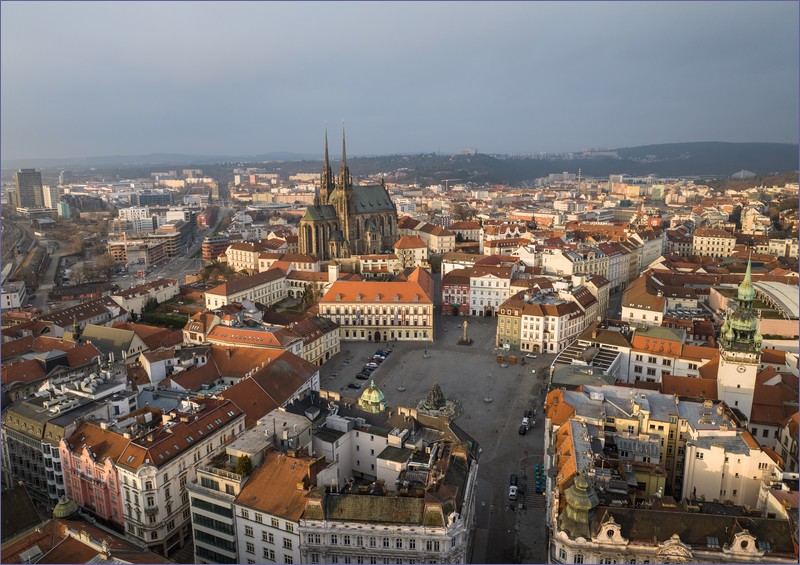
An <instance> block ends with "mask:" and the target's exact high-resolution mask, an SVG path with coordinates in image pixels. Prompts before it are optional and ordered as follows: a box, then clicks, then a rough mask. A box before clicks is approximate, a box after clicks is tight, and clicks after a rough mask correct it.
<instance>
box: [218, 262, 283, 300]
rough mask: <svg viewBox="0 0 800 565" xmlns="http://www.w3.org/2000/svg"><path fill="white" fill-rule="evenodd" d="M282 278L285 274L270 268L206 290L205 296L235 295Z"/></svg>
mask: <svg viewBox="0 0 800 565" xmlns="http://www.w3.org/2000/svg"><path fill="white" fill-rule="evenodd" d="M283 277H286V273H284V272H283V271H282V270H281V269H277V268H271V269H268V270H266V271H263V272H261V273H256V274H255V275H250V276H247V277H239V278H238V279H233V280H229V281H225V282H224V283H222V284H221V285H219V286H215V287H214V288H212V289H211V290H207V291H206V294H212V295H214V296H230V295H232V294H236V293H237V292H242V291H245V290H249V289H251V288H255V287H257V286H260V285H262V284H266V283H268V282H272V281H275V280H278V279H280V278H283Z"/></svg>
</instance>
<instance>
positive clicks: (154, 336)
mask: <svg viewBox="0 0 800 565" xmlns="http://www.w3.org/2000/svg"><path fill="white" fill-rule="evenodd" d="M111 327H112V328H115V329H118V330H128V331H132V332H133V333H135V334H136V335H138V336H139V338H140V339H141V340H142V341H143V342H144V343H145V345H147V347H148V348H150V349H158V348H160V347H170V346H173V345H178V344H179V343H182V342H183V333H182V332H181V330H171V329H168V328H159V327H156V326H148V325H147V324H135V323H133V322H114V324H113V325H112V326H111Z"/></svg>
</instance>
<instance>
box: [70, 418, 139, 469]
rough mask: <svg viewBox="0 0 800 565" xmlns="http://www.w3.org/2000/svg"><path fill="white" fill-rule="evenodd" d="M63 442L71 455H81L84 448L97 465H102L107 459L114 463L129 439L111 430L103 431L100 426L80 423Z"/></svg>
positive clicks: (92, 423) (91, 423)
mask: <svg viewBox="0 0 800 565" xmlns="http://www.w3.org/2000/svg"><path fill="white" fill-rule="evenodd" d="M65 440H66V442H67V444H68V445H69V447H70V449H71V450H72V451H73V453H75V454H76V455H81V451H82V450H83V449H84V448H86V449H87V450H89V451H90V452H91V453H92V456H93V457H94V459H95V461H97V462H98V463H102V462H103V461H104V460H105V459H106V458H109V457H110V458H111V459H112V460H114V461H116V460H117V458H118V457H119V456H120V455H121V454H122V452H123V451H125V448H126V447H127V446H128V443H129V442H130V439H128V438H126V437H125V436H123V435H122V434H120V433H117V432H116V431H113V430H104V429H102V428H101V427H100V424H96V423H94V422H84V423H82V424H81V425H80V426H78V428H77V429H76V430H75V432H74V433H73V434H72V435H71V436H69V437H68V438H65Z"/></svg>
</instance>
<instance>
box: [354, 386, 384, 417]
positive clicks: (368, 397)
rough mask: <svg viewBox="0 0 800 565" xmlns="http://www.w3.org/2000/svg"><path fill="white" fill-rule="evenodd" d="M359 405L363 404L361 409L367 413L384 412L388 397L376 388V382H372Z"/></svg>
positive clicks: (362, 395)
mask: <svg viewBox="0 0 800 565" xmlns="http://www.w3.org/2000/svg"><path fill="white" fill-rule="evenodd" d="M359 404H361V408H362V409H363V410H364V411H366V412H373V413H377V412H383V410H384V409H385V408H386V397H385V395H384V394H383V392H381V390H380V389H379V388H378V387H376V386H375V381H371V382H370V383H369V386H368V387H367V390H365V391H364V392H363V393H362V394H361V398H360V399H359Z"/></svg>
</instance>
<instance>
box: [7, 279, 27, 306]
mask: <svg viewBox="0 0 800 565" xmlns="http://www.w3.org/2000/svg"><path fill="white" fill-rule="evenodd" d="M2 294H3V296H2V300H0V304H2V308H3V310H13V309H15V308H22V307H23V306H25V304H26V303H27V301H28V292H27V290H26V288H25V283H24V282H8V283H6V284H4V285H3V291H2Z"/></svg>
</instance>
